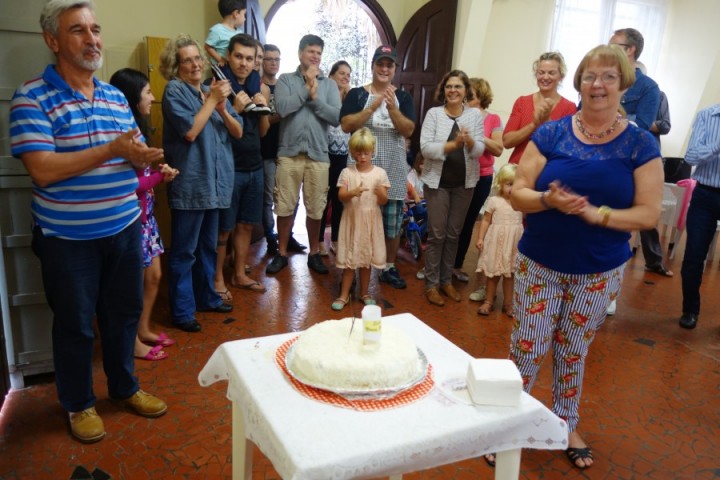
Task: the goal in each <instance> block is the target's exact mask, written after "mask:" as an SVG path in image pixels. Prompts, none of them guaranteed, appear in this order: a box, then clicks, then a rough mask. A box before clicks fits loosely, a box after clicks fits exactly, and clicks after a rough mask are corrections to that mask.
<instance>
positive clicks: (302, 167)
mask: <svg viewBox="0 0 720 480" xmlns="http://www.w3.org/2000/svg"><path fill="white" fill-rule="evenodd" d="M329 168H330V164H329V163H328V162H318V161H316V160H313V159H311V158H310V157H308V156H307V154H304V153H301V154H299V155H297V156H296V157H278V159H277V172H276V173H275V191H274V196H275V214H276V215H277V216H278V217H289V216H292V215H294V214H295V208H296V207H297V202H298V198H299V196H300V186H301V185H302V190H303V204H304V205H305V210H306V212H307V216H308V217H309V218H311V219H312V220H320V219H321V218H322V215H323V212H324V211H325V204H326V203H327V193H328V190H329V187H328V181H329V179H328V175H329V172H328V171H329Z"/></svg>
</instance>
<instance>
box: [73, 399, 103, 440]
mask: <svg viewBox="0 0 720 480" xmlns="http://www.w3.org/2000/svg"><path fill="white" fill-rule="evenodd" d="M68 416H69V417H70V431H71V432H72V434H73V437H75V438H77V439H78V440H80V441H81V442H85V443H92V442H97V441H98V440H102V438H103V437H104V436H105V425H103V421H102V418H100V415H98V414H97V412H96V411H95V407H90V408H87V409H85V410H83V411H81V412H68Z"/></svg>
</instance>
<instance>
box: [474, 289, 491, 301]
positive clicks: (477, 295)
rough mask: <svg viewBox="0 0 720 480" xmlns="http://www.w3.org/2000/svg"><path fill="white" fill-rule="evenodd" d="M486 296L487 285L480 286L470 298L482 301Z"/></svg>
mask: <svg viewBox="0 0 720 480" xmlns="http://www.w3.org/2000/svg"><path fill="white" fill-rule="evenodd" d="M486 296H487V293H486V292H485V287H480V288H478V289H477V290H475V291H474V292H472V293H471V294H470V300H472V301H473V302H482V301H483V300H485V297H486Z"/></svg>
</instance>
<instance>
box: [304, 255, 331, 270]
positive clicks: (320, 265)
mask: <svg viewBox="0 0 720 480" xmlns="http://www.w3.org/2000/svg"><path fill="white" fill-rule="evenodd" d="M307 264H308V268H309V269H310V270H315V271H316V272H317V273H328V268H327V267H326V266H325V263H324V262H323V261H322V257H321V256H320V254H319V253H315V254H313V255H308V261H307Z"/></svg>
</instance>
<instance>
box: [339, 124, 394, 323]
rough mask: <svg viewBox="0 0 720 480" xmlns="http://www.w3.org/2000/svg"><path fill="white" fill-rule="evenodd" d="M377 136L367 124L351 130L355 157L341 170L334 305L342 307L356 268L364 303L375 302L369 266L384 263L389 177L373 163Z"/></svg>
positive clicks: (377, 266)
mask: <svg viewBox="0 0 720 480" xmlns="http://www.w3.org/2000/svg"><path fill="white" fill-rule="evenodd" d="M375 143H376V140H375V136H373V134H372V133H371V132H370V130H369V129H367V128H361V129H360V130H357V131H356V132H355V133H353V134H352V136H351V137H350V141H349V142H348V147H349V150H350V156H351V157H352V159H353V160H354V161H355V164H354V165H348V166H347V167H346V168H345V169H343V171H342V172H341V173H340V178H339V179H338V184H337V186H338V187H339V191H338V198H339V199H340V201H341V202H342V203H343V213H342V217H341V218H340V231H339V234H338V250H337V257H336V258H335V265H336V266H337V267H338V268H341V269H343V275H342V284H341V286H340V296H339V297H338V298H336V299H335V300H334V301H333V303H332V305H331V307H332V309H333V310H342V309H343V308H344V307H345V305H347V303H348V302H349V301H350V288H351V286H352V281H353V278H355V270H356V269H359V270H360V292H361V299H362V301H363V303H364V304H365V305H375V300H374V299H373V298H372V297H371V296H370V293H369V291H368V287H369V285H370V267H371V266H373V267H375V268H377V269H383V268H384V267H385V260H386V252H385V232H384V230H383V222H382V214H381V213H380V205H385V204H386V203H387V201H388V189H389V188H390V181H389V180H388V176H387V173H386V172H385V170H383V169H382V168H380V167H376V166H374V165H373V164H372V158H373V155H374V152H375Z"/></svg>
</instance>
